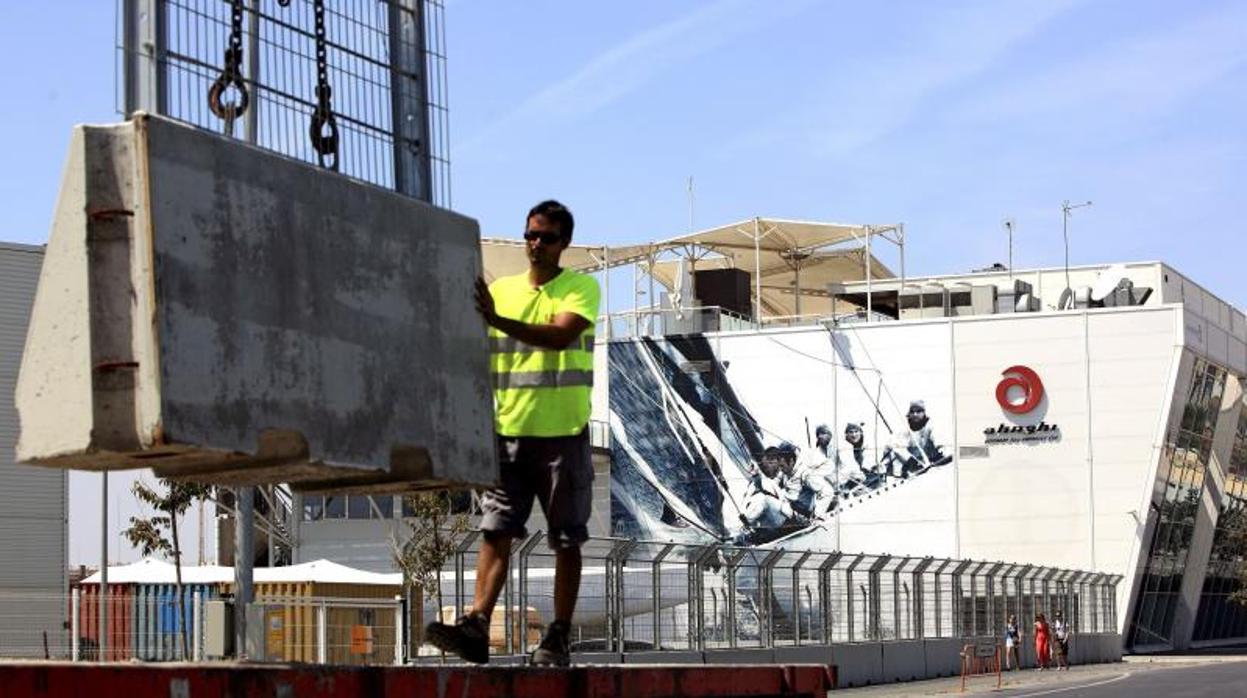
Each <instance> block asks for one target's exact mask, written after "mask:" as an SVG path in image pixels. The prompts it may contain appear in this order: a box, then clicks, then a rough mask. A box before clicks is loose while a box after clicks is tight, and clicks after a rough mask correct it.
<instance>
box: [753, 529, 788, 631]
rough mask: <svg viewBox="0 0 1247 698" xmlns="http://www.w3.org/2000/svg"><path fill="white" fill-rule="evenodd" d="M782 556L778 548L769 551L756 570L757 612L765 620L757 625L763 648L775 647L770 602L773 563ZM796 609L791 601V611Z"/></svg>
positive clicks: (773, 619) (772, 608) (773, 571)
mask: <svg viewBox="0 0 1247 698" xmlns="http://www.w3.org/2000/svg"><path fill="white" fill-rule="evenodd" d="M783 556H784V549H783V548H778V549H776V550H773V551H771V553H770V554H769V555H767V556H766V557H764V558H762V562H761V563H760V564H759V568H760V569H759V570H758V592H759V593H758V611H759V614H760V615H761V616H762V620H765V624H759V625H760V627H759V628H758V630H759V631H760V634H761V635H762V637H761V638H760V639H761V640H762V646H763V647H768V648H769V647H774V646H775V614H774V609H775V607H774V606H773V605H772V603H771V601H772V599H774V598H775V595H774V594H773V593H772V590H773V586H774V583H775V577H774V575H775V563H777V562H779V558H781V557H783ZM796 608H797V599H795V598H794V599H793V609H794V610H795V609H796Z"/></svg>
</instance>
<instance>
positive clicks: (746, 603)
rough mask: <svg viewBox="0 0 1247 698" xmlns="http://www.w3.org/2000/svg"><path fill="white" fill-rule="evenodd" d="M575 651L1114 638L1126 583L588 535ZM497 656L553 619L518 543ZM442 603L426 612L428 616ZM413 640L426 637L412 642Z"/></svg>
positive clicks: (468, 541)
mask: <svg viewBox="0 0 1247 698" xmlns="http://www.w3.org/2000/svg"><path fill="white" fill-rule="evenodd" d="M477 536H478V534H475V533H469V534H467V535H466V536H465V537H464V538H463V539H462V541H461V542H460V545H459V546H458V552H457V553H456V554H455V556H454V558H453V560H452V561H451V563H450V564H449V565H448V567H447V568H446V570H445V571H444V572H443V575H442V589H441V591H442V597H443V599H442V603H441V605H440V609H441V610H440V616H441V617H442V618H443V619H444V620H449V619H451V618H454V617H455V616H457V615H458V614H460V613H463V612H464V611H465V610H466V609H467V608H468V607H469V606H470V605H471V601H472V590H473V588H474V585H475V571H474V569H475V566H476V557H477V555H476V547H475V546H476V543H477ZM582 555H583V559H584V570H583V573H582V576H581V591H580V596H579V599H578V601H577V606H576V615H575V622H574V625H573V629H572V642H573V649H574V650H579V651H584V652H589V651H609V652H627V651H634V650H694V651H701V650H708V649H718V648H748V647H758V648H772V647H782V646H804V645H825V644H835V643H849V642H877V641H889V640H916V639H929V638H975V637H983V636H1002V635H1003V633H1004V629H1005V624H1006V623H1007V621H1008V619H1009V616H1010V615H1013V616H1016V618H1017V619H1018V622H1019V624H1021V625H1023V626H1024V627H1029V625H1030V623H1031V622H1032V621H1033V620H1034V618H1035V616H1036V615H1037V614H1039V613H1043V614H1045V615H1046V616H1047V617H1048V618H1051V617H1052V616H1053V615H1054V613H1055V612H1057V611H1061V612H1062V613H1063V614H1064V617H1065V618H1066V619H1067V620H1068V622H1069V624H1070V626H1071V628H1072V630H1073V631H1074V632H1076V633H1116V632H1118V621H1117V615H1116V608H1117V603H1116V590H1117V584H1118V583H1119V582H1120V581H1121V577H1119V576H1117V575H1110V574H1102V573H1094V572H1083V571H1077V570H1066V569H1060V568H1052V567H1041V566H1034V565H1013V564H1007V563H1000V562H979V561H970V560H948V559H940V558H932V557H923V558H917V557H899V556H888V555H860V554H849V553H840V552H826V551H802V550H791V551H790V550H783V549H767V548H746V547H736V546H727V545H704V546H699V545H683V544H677V543H654V542H643V541H634V540H622V539H612V538H595V539H592V540H590V541H589V542H588V543H586V545H585V546H584V548H583V550H582ZM512 558H513V559H512V568H511V570H512V571H511V576H510V579H509V581H508V583H507V584H506V586H505V587H504V589H503V593H502V597H501V598H500V599H499V602H498V609H497V611H495V614H494V615H495V617H494V621H493V622H494V627H493V629H492V632H491V645H492V650H493V651H494V652H496V653H499V654H522V653H525V652H527V651H530V650H531V649H533V647H534V646H535V645H536V643H537V642H538V640H539V638H540V630H541V629H543V628H544V624H545V623H548V622H549V621H550V620H551V614H552V612H553V603H554V584H553V567H554V558H553V553H552V552H551V551H550V550H549V549H548V547H547V546H546V545H545V543H544V536H543V534H541V533H536V534H533V535H532V536H530V537H529V538H527V539H525V540H521V541H516V543H515V545H514V546H513V553H512ZM438 608H439V606H438V605H437V604H436V603H435V604H433V605H429V604H426V615H427V616H428V617H430V618H431V617H435V616H436V615H438ZM413 641H414V642H417V643H418V641H419V638H418V636H413Z"/></svg>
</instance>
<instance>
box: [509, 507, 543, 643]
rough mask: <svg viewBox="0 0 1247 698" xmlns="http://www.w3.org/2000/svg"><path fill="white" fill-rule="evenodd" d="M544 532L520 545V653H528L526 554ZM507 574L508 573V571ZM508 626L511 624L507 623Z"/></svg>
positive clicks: (530, 537)
mask: <svg viewBox="0 0 1247 698" xmlns="http://www.w3.org/2000/svg"><path fill="white" fill-rule="evenodd" d="M544 537H545V534H544V533H542V532H541V531H537V532H536V533H534V534H532V535H531V536H529V537H528V540H526V541H524V544H523V545H521V546H520V549H519V552H518V553H517V555H518V556H519V558H520V559H519V565H517V567H518V569H517V570H516V573H517V574H518V575H519V587H520V588H519V597H520V598H519V608H520V652H519V653H520V654H528V556H529V555H530V554H531V553H532V551H533V548H535V547H537V544H538V543H540V542H541V539H542V538H544ZM508 576H509V573H508ZM507 627H508V628H510V627H511V626H510V625H508V626H507Z"/></svg>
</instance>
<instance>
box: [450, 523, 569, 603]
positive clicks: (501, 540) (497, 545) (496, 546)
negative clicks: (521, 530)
mask: <svg viewBox="0 0 1247 698" xmlns="http://www.w3.org/2000/svg"><path fill="white" fill-rule="evenodd" d="M511 541H512V538H511V537H510V536H485V537H483V538H482V539H481V549H480V552H479V553H478V554H477V557H476V592H475V594H474V595H473V599H472V611H473V612H474V613H478V614H480V615H482V616H485V618H491V617H493V614H494V604H496V603H498V595H499V594H501V593H502V585H503V584H505V583H506V581H507V570H508V569H509V566H510V564H511ZM556 579H557V578H556ZM556 589H557V584H556ZM557 597H558V594H557V592H556V594H555V598H556V599H557ZM572 602H573V603H575V596H574V594H573V599H572ZM556 605H557V601H556Z"/></svg>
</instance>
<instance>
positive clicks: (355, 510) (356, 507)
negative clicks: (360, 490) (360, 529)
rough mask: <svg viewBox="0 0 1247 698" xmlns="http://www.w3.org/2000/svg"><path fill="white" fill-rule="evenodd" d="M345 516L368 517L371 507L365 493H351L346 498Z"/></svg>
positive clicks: (353, 517)
mask: <svg viewBox="0 0 1247 698" xmlns="http://www.w3.org/2000/svg"><path fill="white" fill-rule="evenodd" d="M346 518H348V519H370V518H372V507H370V506H369V505H368V497H367V495H360V494H353V495H351V496H350V497H348V498H347V507H346Z"/></svg>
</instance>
